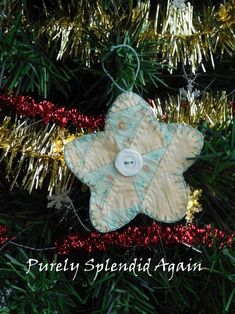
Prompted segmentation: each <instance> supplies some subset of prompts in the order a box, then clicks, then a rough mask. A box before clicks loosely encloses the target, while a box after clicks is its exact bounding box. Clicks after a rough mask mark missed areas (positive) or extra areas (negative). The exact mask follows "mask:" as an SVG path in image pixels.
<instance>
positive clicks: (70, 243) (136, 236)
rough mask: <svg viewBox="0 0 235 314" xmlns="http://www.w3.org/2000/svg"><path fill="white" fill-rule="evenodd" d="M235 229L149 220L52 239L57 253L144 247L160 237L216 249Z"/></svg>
mask: <svg viewBox="0 0 235 314" xmlns="http://www.w3.org/2000/svg"><path fill="white" fill-rule="evenodd" d="M234 237H235V233H232V234H226V233H225V232H224V231H222V230H219V229H217V228H213V227H212V226H211V225H206V226H205V227H204V228H200V227H197V226H195V225H187V226H184V225H178V226H165V225H164V226H163V225H157V224H156V223H153V224H152V225H150V226H141V227H128V228H127V229H125V230H124V231H117V232H110V233H105V234H100V233H98V232H92V233H90V234H89V235H88V236H87V237H82V236H81V235H79V234H71V235H69V236H68V237H67V238H66V239H64V240H61V241H58V240H57V241H56V242H55V245H56V247H57V251H58V253H59V254H61V255H64V254H68V253H69V252H70V251H71V250H75V249H83V250H85V251H88V252H93V251H97V250H98V251H106V250H107V249H108V248H110V247H113V246H116V247H119V248H130V247H147V246H149V245H155V244H157V243H159V242H160V241H162V240H163V241H164V243H165V244H167V245H168V244H178V243H184V244H186V245H190V246H195V245H204V246H207V247H212V246H213V244H214V243H217V245H218V247H219V249H222V248H223V247H224V246H231V245H232V242H233V238H234Z"/></svg>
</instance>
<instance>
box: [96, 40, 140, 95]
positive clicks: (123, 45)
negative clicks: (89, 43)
mask: <svg viewBox="0 0 235 314" xmlns="http://www.w3.org/2000/svg"><path fill="white" fill-rule="evenodd" d="M118 48H128V49H130V50H131V51H132V53H133V55H134V56H135V58H136V61H137V68H136V72H135V76H134V78H133V83H132V85H131V86H130V88H129V89H128V90H125V89H124V88H122V87H121V86H120V85H119V84H118V83H117V82H116V81H115V79H114V78H113V77H112V75H111V74H110V73H109V72H108V70H107V69H106V68H105V65H104V62H103V61H102V63H101V64H102V68H103V71H104V73H105V74H106V75H107V76H108V78H110V80H111V81H112V82H113V84H114V85H115V86H116V87H117V88H118V89H119V90H120V91H122V92H127V91H131V90H132V88H133V85H134V83H135V81H136V79H137V76H138V74H139V71H140V59H139V56H138V54H137V52H136V51H135V49H134V48H132V47H131V46H129V45H126V44H121V45H117V46H112V47H111V51H114V50H116V49H118Z"/></svg>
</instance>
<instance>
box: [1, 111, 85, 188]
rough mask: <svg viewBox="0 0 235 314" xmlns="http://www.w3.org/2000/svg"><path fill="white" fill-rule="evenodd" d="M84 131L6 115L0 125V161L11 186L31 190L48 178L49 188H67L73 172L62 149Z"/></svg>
mask: <svg viewBox="0 0 235 314" xmlns="http://www.w3.org/2000/svg"><path fill="white" fill-rule="evenodd" d="M80 134H81V133H80V132H78V133H76V134H75V135H73V134H70V133H69V132H68V130H67V129H64V128H62V127H59V126H56V125H55V124H53V125H49V124H48V125H46V126H42V125H40V124H38V123H35V122H34V121H33V120H32V119H25V118H20V117H17V116H16V118H15V121H14V123H12V119H11V118H10V117H8V116H6V117H5V118H4V120H3V122H2V124H1V126H0V148H1V158H0V162H4V165H5V166H6V179H7V180H8V181H9V182H10V183H11V189H12V188H13V187H14V186H15V185H16V186H20V187H21V188H23V189H26V190H28V191H29V193H31V192H32V190H33V189H38V188H42V186H43V185H44V184H45V180H46V178H48V180H49V183H48V191H49V194H52V192H53V191H54V190H60V191H65V190H68V189H69V188H70V187H71V185H72V183H73V178H74V177H73V175H72V174H71V173H70V171H69V170H68V168H67V167H66V166H65V163H64V156H63V149H64V145H65V144H66V143H68V142H69V141H71V140H73V139H74V138H75V137H78V136H79V135H80Z"/></svg>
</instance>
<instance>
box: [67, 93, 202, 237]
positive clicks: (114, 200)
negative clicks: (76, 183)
mask: <svg viewBox="0 0 235 314" xmlns="http://www.w3.org/2000/svg"><path fill="white" fill-rule="evenodd" d="M202 146H203V136H202V134H201V133H200V132H199V131H197V130H196V129H194V128H192V127H190V126H188V125H177V124H173V123H168V124H163V123H159V122H158V121H157V120H156V118H155V117H154V115H153V112H152V110H151V108H150V107H149V105H148V104H147V103H146V102H145V101H144V100H143V99H142V98H141V97H140V96H138V95H137V94H135V93H132V92H125V93H122V94H121V95H119V97H118V98H117V99H116V100H115V102H114V104H113V105H112V106H111V108H110V110H109V112H108V115H107V119H106V124H105V130H104V131H103V132H97V133H93V134H87V135H84V136H82V137H79V138H78V139H75V140H73V141H72V142H70V143H68V144H67V145H66V146H65V152H64V153H65V162H66V164H67V166H68V167H69V168H70V170H71V171H72V172H73V173H74V174H75V175H76V177H77V178H78V179H79V180H81V181H82V182H84V183H85V184H87V185H88V186H89V187H90V191H91V198H90V219H91V222H92V224H93V226H94V227H95V228H96V229H97V230H98V231H100V232H109V231H113V230H117V229H118V228H120V227H122V226H124V225H125V224H127V223H128V222H130V221H131V220H132V219H133V218H134V217H135V216H136V215H137V214H139V213H143V214H146V215H148V216H150V217H151V218H153V219H156V220H158V221H162V222H166V223H172V222H175V221H178V220H180V219H182V218H183V217H184V216H185V214H186V209H187V204H188V195H187V187H186V184H185V181H184V177H183V173H184V172H185V171H186V170H187V169H188V168H189V167H190V166H191V165H192V164H193V162H194V160H193V158H195V157H196V156H197V155H198V154H199V153H200V151H201V149H202Z"/></svg>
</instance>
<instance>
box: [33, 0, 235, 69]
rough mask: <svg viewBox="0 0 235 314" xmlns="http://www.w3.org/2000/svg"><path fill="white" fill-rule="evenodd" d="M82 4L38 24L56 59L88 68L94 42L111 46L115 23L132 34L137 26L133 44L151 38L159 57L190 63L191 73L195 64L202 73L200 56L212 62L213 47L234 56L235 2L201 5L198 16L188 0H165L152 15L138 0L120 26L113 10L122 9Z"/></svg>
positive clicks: (146, 4)
mask: <svg viewBox="0 0 235 314" xmlns="http://www.w3.org/2000/svg"><path fill="white" fill-rule="evenodd" d="M117 5H118V2H117ZM129 5H131V4H129ZM85 8H86V10H87V7H86V6H85V7H84V8H83V6H81V7H80V8H79V12H78V14H77V15H76V14H75V15H74V16H75V17H73V18H72V17H71V16H70V17H68V16H63V17H57V18H55V17H54V16H52V17H48V20H47V22H46V23H45V25H43V26H42V27H40V29H39V33H42V34H44V33H45V34H47V36H48V41H49V43H52V42H57V43H58V44H59V46H60V48H59V52H58V55H57V59H62V58H67V57H70V58H79V59H82V60H84V61H85V63H86V65H87V66H89V65H90V63H91V60H92V58H93V57H94V56H95V55H96V56H98V57H99V53H100V52H99V49H98V48H96V49H95V50H94V49H93V48H92V46H93V41H94V40H95V41H96V42H100V43H102V45H103V47H105V46H110V42H112V38H113V31H115V32H116V29H117V27H118V25H119V27H120V31H121V32H123V35H124V36H125V34H126V33H128V32H131V33H133V34H134V33H135V29H134V28H136V30H137V29H138V32H139V35H138V36H137V38H136V40H137V41H136V44H135V45H136V48H138V47H139V48H141V45H142V43H144V42H146V41H147V42H149V41H151V42H153V43H155V45H156V44H157V51H156V54H157V52H161V55H162V60H161V61H164V62H165V61H167V62H168V63H169V65H170V66H172V67H177V65H178V63H183V64H190V65H191V67H192V72H193V73H195V71H196V69H197V68H198V66H201V67H202V69H203V70H204V71H205V67H204V65H203V60H211V63H212V65H213V66H214V59H213V55H214V53H215V50H217V51H218V53H220V55H223V53H224V51H227V52H228V53H229V54H230V55H233V54H234V51H235V40H234V38H235V19H234V16H235V15H234V14H235V1H234V0H232V1H230V2H229V3H227V4H224V5H222V4H221V5H220V8H219V9H218V10H217V11H216V10H215V8H214V7H205V8H204V12H203V15H200V16H199V15H198V14H197V12H195V10H194V8H193V6H192V5H191V4H190V2H187V4H186V3H183V4H181V6H177V4H176V3H175V2H172V1H171V0H168V2H167V9H166V11H165V10H164V9H163V7H162V5H159V4H158V5H157V8H156V15H155V17H154V18H153V17H152V16H151V17H150V13H149V12H150V8H151V3H150V1H146V2H144V3H143V2H141V1H137V4H136V6H135V7H134V8H133V6H132V5H131V7H130V8H129V10H127V12H125V13H123V15H121V16H119V19H118V25H117V18H115V16H114V15H113V16H112V14H115V12H116V11H117V12H118V9H120V10H119V12H121V7H120V8H118V7H117V8H116V10H113V13H112V12H110V11H108V10H105V8H104V5H103V4H102V2H101V1H97V2H96V4H95V5H94V6H92V8H91V10H90V11H89V12H87V11H85ZM163 12H166V13H163ZM84 21H86V22H85V23H84ZM120 43H121V42H120ZM219 50H220V51H219Z"/></svg>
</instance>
